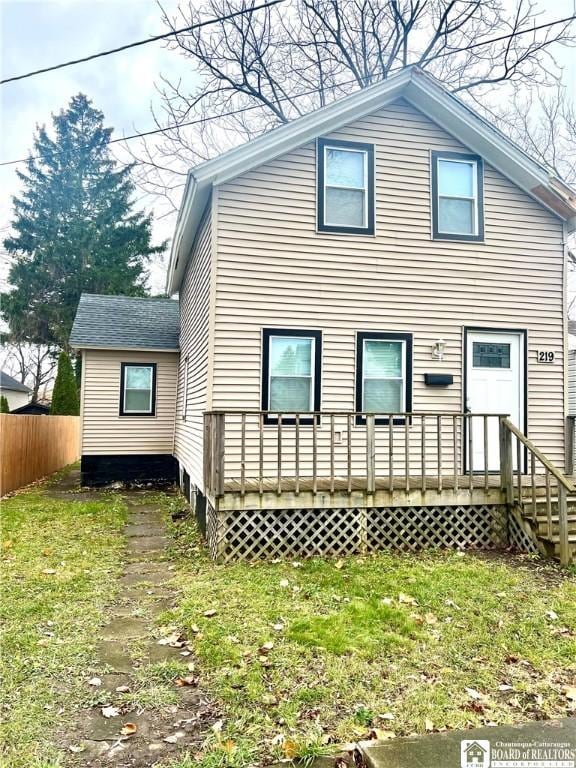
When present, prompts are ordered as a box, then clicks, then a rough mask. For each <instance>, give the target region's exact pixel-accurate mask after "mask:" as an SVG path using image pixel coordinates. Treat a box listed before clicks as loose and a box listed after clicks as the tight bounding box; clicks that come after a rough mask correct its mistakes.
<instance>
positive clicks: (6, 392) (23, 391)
mask: <svg viewBox="0 0 576 768" xmlns="http://www.w3.org/2000/svg"><path fill="white" fill-rule="evenodd" d="M31 394H32V390H31V389H30V387H27V386H26V384H22V383H21V382H19V381H16V379H14V378H13V377H12V376H9V375H8V374H7V373H4V371H0V395H2V397H5V398H6V400H7V401H8V408H9V409H10V411H15V410H17V409H18V408H23V407H24V406H26V405H28V402H29V401H30V395H31Z"/></svg>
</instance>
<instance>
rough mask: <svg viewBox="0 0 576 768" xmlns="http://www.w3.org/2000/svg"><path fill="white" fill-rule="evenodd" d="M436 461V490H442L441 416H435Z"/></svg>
mask: <svg viewBox="0 0 576 768" xmlns="http://www.w3.org/2000/svg"><path fill="white" fill-rule="evenodd" d="M436 442H437V445H436V450H437V457H436V463H437V464H438V490H439V491H441V490H442V416H441V415H440V414H438V416H437V417H436Z"/></svg>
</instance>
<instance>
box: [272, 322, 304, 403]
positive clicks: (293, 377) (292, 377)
mask: <svg viewBox="0 0 576 768" xmlns="http://www.w3.org/2000/svg"><path fill="white" fill-rule="evenodd" d="M274 339H292V340H293V341H302V340H304V341H311V342H312V346H311V348H310V376H309V377H308V376H290V375H283V376H282V377H278V376H277V377H276V378H284V379H304V378H309V379H310V399H309V402H308V410H309V411H313V410H314V391H315V389H314V388H315V385H316V382H315V369H316V365H315V361H316V339H315V338H314V336H289V335H288V334H285V335H284V334H282V335H280V334H278V335H271V336H269V337H268V402H267V404H266V405H267V406H268V408H267V410H269V411H272V408H271V405H272V344H273V341H274ZM272 412H274V411H272ZM282 413H287V414H290V413H296V411H282Z"/></svg>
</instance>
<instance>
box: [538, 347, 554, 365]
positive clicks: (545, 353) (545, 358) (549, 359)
mask: <svg viewBox="0 0 576 768" xmlns="http://www.w3.org/2000/svg"><path fill="white" fill-rule="evenodd" d="M536 354H537V360H538V362H539V363H553V362H554V352H551V351H550V350H548V349H543V350H538V352H537V353H536Z"/></svg>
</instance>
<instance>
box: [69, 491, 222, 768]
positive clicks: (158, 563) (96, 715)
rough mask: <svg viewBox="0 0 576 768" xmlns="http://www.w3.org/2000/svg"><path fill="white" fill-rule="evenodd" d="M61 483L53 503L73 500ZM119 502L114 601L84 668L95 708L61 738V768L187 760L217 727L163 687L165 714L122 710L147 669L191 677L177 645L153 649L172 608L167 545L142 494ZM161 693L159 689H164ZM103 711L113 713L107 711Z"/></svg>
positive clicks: (200, 699) (208, 709)
mask: <svg viewBox="0 0 576 768" xmlns="http://www.w3.org/2000/svg"><path fill="white" fill-rule="evenodd" d="M66 482H67V486H66V490H65V491H64V492H60V493H59V497H60V498H64V497H65V495H66V492H67V491H68V488H69V487H70V490H69V491H68V493H69V496H68V498H70V499H73V498H76V499H77V498H79V497H78V495H77V493H74V495H72V494H73V490H72V487H71V486H72V483H71V482H70V479H69V478H66ZM90 494H91V495H94V494H93V492H90ZM122 495H123V498H124V500H125V501H126V503H127V504H128V507H129V514H128V523H127V525H126V527H125V530H124V534H125V536H126V558H125V563H124V568H123V574H122V576H121V577H120V579H119V584H120V592H119V596H118V600H117V602H116V603H115V604H114V605H113V606H111V608H110V610H109V622H108V623H107V624H106V625H105V626H103V627H102V628H101V630H100V633H99V638H98V641H97V644H96V659H95V662H94V664H93V665H92V666H93V669H94V670H95V672H94V675H95V677H97V678H98V680H99V681H100V684H99V685H93V686H92V689H91V690H92V691H93V692H94V695H95V696H96V697H97V698H98V701H99V704H98V706H94V707H92V708H90V709H88V710H84V711H83V712H82V713H81V716H80V718H79V719H78V722H77V724H76V726H75V727H74V728H73V729H72V730H71V731H67V733H66V734H65V742H66V743H67V745H68V751H69V752H68V757H67V758H66V762H67V764H75V765H78V766H93V767H94V768H97V767H98V766H116V767H117V768H140V767H141V768H144V766H146V767H148V766H153V765H156V763H161V762H162V764H164V763H165V761H167V760H168V759H169V758H170V757H174V758H176V757H177V756H178V754H182V753H186V752H189V753H190V755H191V756H193V755H194V754H195V753H197V752H198V751H199V750H200V749H201V747H202V743H203V742H204V740H205V738H206V736H207V734H208V733H209V732H210V727H211V725H213V724H214V722H215V721H216V720H217V719H218V715H217V712H216V711H215V710H214V707H213V706H212V705H211V703H210V701H209V700H208V698H207V697H206V696H205V695H203V693H202V691H201V689H200V688H199V687H198V686H197V685H186V686H183V687H178V686H176V685H175V683H173V682H172V681H169V682H168V686H169V688H170V691H172V685H173V691H174V694H175V697H176V698H175V703H172V704H169V705H167V706H166V705H165V706H158V707H155V708H153V709H150V710H147V709H146V708H145V707H142V706H138V705H133V704H131V703H130V704H129V703H127V702H126V696H127V695H128V694H134V695H135V698H136V700H137V697H138V690H139V688H140V687H141V685H142V684H141V683H140V682H139V680H138V678H137V675H138V672H139V671H142V670H145V668H146V666H147V665H148V664H156V663H158V662H163V661H177V662H180V663H181V664H183V665H184V666H183V675H184V676H186V675H191V674H192V673H191V672H186V671H185V670H186V669H187V666H186V665H187V664H189V663H191V662H192V661H193V658H194V657H193V654H192V651H191V650H190V649H188V648H187V647H186V645H185V644H183V643H182V642H175V643H174V644H173V646H176V647H173V646H171V645H169V644H159V643H158V639H159V638H158V636H157V633H156V634H154V619H155V618H156V617H157V616H158V615H159V614H160V613H162V612H163V611H165V610H167V609H169V608H170V607H171V606H172V605H173V601H174V596H175V593H174V589H173V587H172V586H171V583H170V582H171V580H172V578H173V569H172V566H171V565H170V561H169V560H168V555H167V547H168V545H169V541H170V540H169V537H168V535H167V531H166V527H165V524H164V521H163V519H162V513H161V510H160V509H159V508H158V506H157V505H154V504H150V503H149V502H147V501H146V496H145V494H143V493H142V492H139V491H128V492H126V491H124V492H123V493H122ZM100 499H102V496H101V497H100ZM193 682H195V680H194V681H193ZM86 685H87V686H88V685H89V683H88V682H86ZM163 685H164V688H165V686H166V683H164V684H163ZM110 707H112V708H114V709H113V710H111V709H107V708H110ZM103 713H104V714H103ZM105 715H109V716H108V717H106V716H105ZM134 726H135V727H134ZM123 729H124V733H122V730H123Z"/></svg>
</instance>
